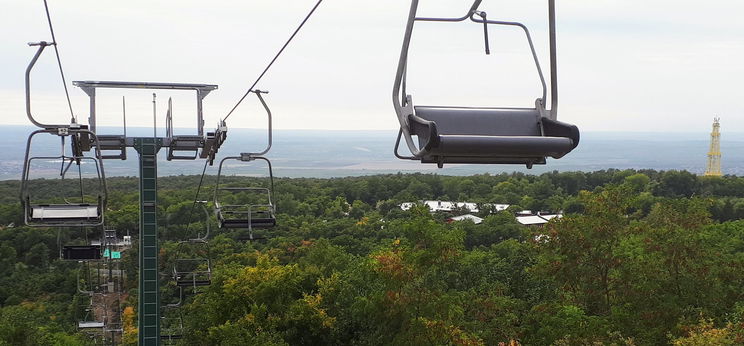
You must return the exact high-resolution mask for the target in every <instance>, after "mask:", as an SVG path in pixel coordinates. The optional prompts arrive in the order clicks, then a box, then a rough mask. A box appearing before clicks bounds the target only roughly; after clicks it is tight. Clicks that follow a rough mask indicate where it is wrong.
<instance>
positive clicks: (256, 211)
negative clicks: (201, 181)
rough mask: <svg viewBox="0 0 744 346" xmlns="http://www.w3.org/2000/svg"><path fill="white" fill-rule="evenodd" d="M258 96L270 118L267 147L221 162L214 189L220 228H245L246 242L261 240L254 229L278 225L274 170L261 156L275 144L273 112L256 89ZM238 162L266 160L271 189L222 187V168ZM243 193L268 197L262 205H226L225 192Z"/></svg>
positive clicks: (260, 92) (267, 160)
mask: <svg viewBox="0 0 744 346" xmlns="http://www.w3.org/2000/svg"><path fill="white" fill-rule="evenodd" d="M251 92H253V93H255V94H256V96H257V97H258V99H259V100H260V101H261V104H262V105H263V107H264V109H265V110H266V113H267V115H268V120H269V123H268V145H267V147H266V148H265V149H264V150H263V151H261V152H258V153H241V154H240V156H230V157H225V158H223V159H222V161H220V166H219V169H218V171H217V183H216V186H215V190H214V207H215V213H216V214H217V220H218V222H219V227H220V228H227V229H245V228H247V229H248V231H249V238H248V239H247V240H256V239H258V238H254V237H253V229H254V228H271V227H274V226H275V225H276V217H275V207H274V203H273V198H272V197H273V196H272V194H273V190H274V174H273V171H272V168H271V161H269V159H268V158H266V157H263V156H262V155H264V154H266V153H268V152H269V150H270V149H271V143H272V135H271V134H272V126H271V123H272V121H271V110H270V109H269V107H268V105H267V104H266V102H265V101H264V99H263V97H262V96H261V94H262V93H266V92H265V91H261V90H255V91H251ZM230 160H237V161H240V162H251V161H256V160H263V161H266V164H267V166H268V170H269V184H270V186H269V188H265V187H255V186H240V187H227V186H222V187H221V186H220V180H221V178H222V176H223V168H224V166H225V162H226V161H230ZM242 192H247V193H255V194H258V195H265V196H266V197H265V200H264V202H263V203H248V204H225V203H224V197H225V196H224V195H223V194H225V193H232V194H240V193H242Z"/></svg>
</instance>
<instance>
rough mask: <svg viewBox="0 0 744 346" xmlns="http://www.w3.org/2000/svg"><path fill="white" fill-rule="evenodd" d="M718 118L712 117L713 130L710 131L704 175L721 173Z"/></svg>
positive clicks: (715, 175)
mask: <svg viewBox="0 0 744 346" xmlns="http://www.w3.org/2000/svg"><path fill="white" fill-rule="evenodd" d="M719 120H721V119H720V118H717V117H716V118H713V131H711V133H710V150H708V165H707V167H706V169H705V175H706V176H713V177H720V176H721V175H723V174H721V132H720V129H721V124H720V123H719Z"/></svg>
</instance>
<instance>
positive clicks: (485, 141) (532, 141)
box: [408, 106, 579, 167]
mask: <svg viewBox="0 0 744 346" xmlns="http://www.w3.org/2000/svg"><path fill="white" fill-rule="evenodd" d="M414 109H415V114H412V115H410V116H409V118H408V119H409V124H410V125H409V132H410V133H411V134H414V135H416V136H417V137H418V142H419V143H418V144H419V148H422V152H423V153H424V155H422V156H421V157H420V160H421V162H423V163H437V164H438V165H439V166H440V167H441V165H442V164H444V163H493V164H525V165H527V166H528V167H531V166H532V165H533V164H544V163H545V158H546V157H552V158H555V159H558V158H561V157H563V156H564V155H566V154H567V153H569V152H570V151H571V150H573V149H574V148H576V146H577V145H578V143H579V129H578V128H577V127H576V126H574V125H570V124H566V123H562V122H559V121H556V120H551V119H548V118H546V117H542V116H541V115H540V111H539V110H538V109H529V108H501V109H500V108H462V107H427V106H417V107H414Z"/></svg>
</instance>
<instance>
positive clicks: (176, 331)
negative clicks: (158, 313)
mask: <svg viewBox="0 0 744 346" xmlns="http://www.w3.org/2000/svg"><path fill="white" fill-rule="evenodd" d="M183 334H184V328H183V318H182V317H181V316H178V317H161V318H160V340H161V341H166V342H173V341H178V340H181V339H183Z"/></svg>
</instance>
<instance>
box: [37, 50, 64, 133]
mask: <svg viewBox="0 0 744 346" xmlns="http://www.w3.org/2000/svg"><path fill="white" fill-rule="evenodd" d="M55 44H56V43H54V42H51V43H50V42H46V41H41V42H31V43H29V44H28V45H29V46H32V47H33V46H39V48H38V49H37V50H36V54H34V57H33V58H32V59H31V62H30V63H29V64H28V67H26V116H28V120H30V121H31V123H33V124H34V125H36V126H38V127H41V128H44V129H49V128H64V127H68V128H69V127H71V125H69V124H66V125H55V124H43V123H41V122H39V121H36V119H34V116H33V115H32V114H31V70H32V69H33V68H34V65H36V61H37V60H39V57H40V56H41V53H42V52H43V51H44V48H46V47H47V46H53V45H55Z"/></svg>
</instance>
